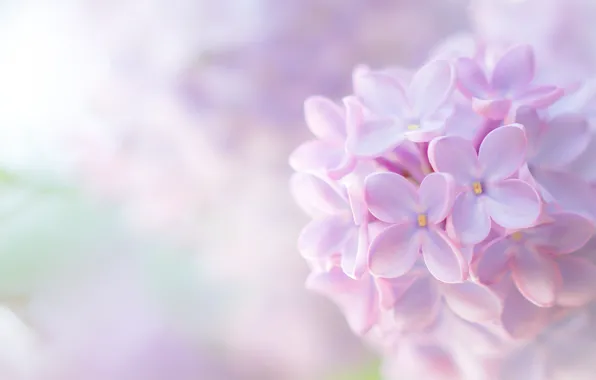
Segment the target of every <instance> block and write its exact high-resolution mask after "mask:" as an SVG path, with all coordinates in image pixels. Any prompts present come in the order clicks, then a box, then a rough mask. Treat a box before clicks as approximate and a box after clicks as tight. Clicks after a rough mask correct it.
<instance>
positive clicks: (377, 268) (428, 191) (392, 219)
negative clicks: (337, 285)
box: [364, 173, 467, 283]
mask: <svg viewBox="0 0 596 380" xmlns="http://www.w3.org/2000/svg"><path fill="white" fill-rule="evenodd" d="M452 182H453V180H452V179H451V177H450V176H449V175H445V174H441V173H432V174H429V175H427V176H426V177H425V178H424V180H423V181H422V183H421V184H420V188H419V189H416V187H415V186H414V185H413V184H412V183H411V182H410V181H408V180H407V179H405V178H404V177H402V176H400V175H399V174H395V173H375V174H371V175H369V176H368V177H367V178H366V181H365V184H364V190H365V192H364V195H365V199H366V203H367V204H368V207H369V210H370V212H371V214H372V215H374V216H375V217H376V218H377V219H379V220H380V221H382V222H386V223H390V224H392V225H391V226H390V227H388V228H386V229H385V230H384V231H382V232H381V233H380V234H379V235H378V236H377V237H376V238H375V239H374V240H373V241H372V243H371V246H370V253H369V258H368V266H369V270H370V271H371V273H372V274H373V275H375V276H378V277H385V278H395V277H399V276H401V275H404V274H406V273H408V271H409V270H410V269H411V268H412V267H413V266H414V264H415V263H416V261H417V260H418V258H419V256H420V253H422V256H423V258H424V262H425V264H426V267H427V268H428V270H429V271H430V273H432V275H433V276H435V277H436V278H437V279H439V280H440V281H443V282H447V283H454V282H461V281H463V280H464V278H465V277H466V276H467V263H466V262H465V260H464V259H463V256H462V254H461V252H460V251H459V249H458V248H457V246H456V245H455V244H453V242H452V241H451V240H450V239H449V238H448V237H447V235H446V233H445V232H444V231H443V230H442V228H441V225H440V224H441V222H442V221H443V220H445V218H446V217H447V215H448V214H449V211H450V210H451V205H452V203H453V184H452Z"/></svg>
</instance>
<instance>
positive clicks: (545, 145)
mask: <svg viewBox="0 0 596 380" xmlns="http://www.w3.org/2000/svg"><path fill="white" fill-rule="evenodd" d="M589 142H590V134H589V129H588V123H587V121H586V119H585V118H584V117H583V116H580V115H561V116H557V117H556V118H554V119H552V120H551V121H550V122H549V123H548V126H547V127H546V128H545V129H544V132H543V133H542V135H541V138H540V148H539V150H538V152H537V154H536V156H535V157H534V158H533V159H532V162H533V163H535V164H536V165H542V166H545V167H548V168H556V167H562V166H564V165H567V164H569V163H571V162H572V161H573V160H574V159H576V158H577V157H578V156H579V155H580V154H581V153H582V152H583V151H584V149H586V146H588V143H589Z"/></svg>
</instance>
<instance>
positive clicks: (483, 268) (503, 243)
mask: <svg viewBox="0 0 596 380" xmlns="http://www.w3.org/2000/svg"><path fill="white" fill-rule="evenodd" d="M513 248H515V246H512V245H511V243H510V241H509V239H505V238H499V239H495V240H493V241H492V242H490V243H489V244H488V245H487V246H486V247H484V249H483V250H482V251H480V253H478V255H477V256H475V257H474V259H473V260H472V268H473V273H474V275H475V276H476V277H477V278H478V280H479V281H480V282H481V283H483V284H486V285H491V284H494V283H496V282H498V281H499V280H500V279H501V277H502V276H503V274H505V272H506V271H507V269H508V263H509V258H510V257H511V253H512V249H513Z"/></svg>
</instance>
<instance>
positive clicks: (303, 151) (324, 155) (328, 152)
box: [290, 140, 354, 174]
mask: <svg viewBox="0 0 596 380" xmlns="http://www.w3.org/2000/svg"><path fill="white" fill-rule="evenodd" d="M344 160H346V154H345V151H344V147H343V145H337V144H333V143H329V142H327V141H321V140H313V141H307V142H305V143H303V144H301V145H300V146H299V147H298V148H296V149H295V150H294V152H292V154H291V155H290V166H291V167H292V169H294V170H296V171H297V172H305V173H317V172H322V173H325V174H326V173H327V172H328V171H331V170H334V169H337V168H339V167H340V166H342V165H344ZM351 161H352V163H351V165H352V166H353V163H354V160H351Z"/></svg>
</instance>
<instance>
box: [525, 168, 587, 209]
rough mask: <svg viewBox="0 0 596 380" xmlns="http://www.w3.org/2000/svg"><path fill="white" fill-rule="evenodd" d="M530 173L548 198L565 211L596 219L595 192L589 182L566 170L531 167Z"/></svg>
mask: <svg viewBox="0 0 596 380" xmlns="http://www.w3.org/2000/svg"><path fill="white" fill-rule="evenodd" d="M531 173H532V176H533V177H534V179H535V180H536V182H538V183H539V184H540V186H541V187H542V189H541V190H543V191H546V192H547V194H546V195H547V196H548V198H550V199H552V200H553V201H554V202H556V203H557V204H558V205H559V206H561V207H562V208H563V209H564V210H565V211H570V212H575V213H578V214H580V215H584V216H586V217H588V218H590V219H591V220H596V196H595V195H596V193H595V191H594V189H593V188H592V187H591V186H590V184H588V183H587V182H585V181H584V180H582V179H581V178H579V177H577V176H575V175H573V174H571V173H567V172H558V171H552V170H545V169H541V168H531ZM543 196H544V194H543Z"/></svg>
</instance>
